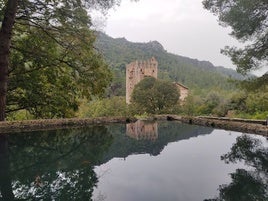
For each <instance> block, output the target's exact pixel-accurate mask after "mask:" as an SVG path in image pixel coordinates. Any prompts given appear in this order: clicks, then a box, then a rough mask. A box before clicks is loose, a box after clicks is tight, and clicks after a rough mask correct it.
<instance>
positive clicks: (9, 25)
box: [0, 0, 18, 121]
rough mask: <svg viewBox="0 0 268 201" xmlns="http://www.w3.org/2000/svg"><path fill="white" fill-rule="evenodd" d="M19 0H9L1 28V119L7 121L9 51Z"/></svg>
mask: <svg viewBox="0 0 268 201" xmlns="http://www.w3.org/2000/svg"><path fill="white" fill-rule="evenodd" d="M17 7H18V0H8V2H7V5H6V7H5V14H4V19H3V21H2V27H1V29H0V121H5V108H6V95H7V80H8V65H9V53H10V44H11V35H12V29H13V26H14V22H15V15H16V12H17Z"/></svg>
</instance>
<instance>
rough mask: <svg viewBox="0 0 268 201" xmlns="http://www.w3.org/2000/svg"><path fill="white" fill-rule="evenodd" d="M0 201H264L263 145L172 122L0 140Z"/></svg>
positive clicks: (266, 166) (267, 169)
mask: <svg viewBox="0 0 268 201" xmlns="http://www.w3.org/2000/svg"><path fill="white" fill-rule="evenodd" d="M0 187H1V188H0V190H1V194H0V200H5V201H9V200H14V199H13V198H16V200H56V201H57V200H59V201H65V200H81V201H84V200H85V201H87V200H94V201H101V200H106V201H134V200H135V201H137V200H139V201H176V200H178V201H199V200H201V201H202V200H211V201H212V200H215V201H216V200H237V201H238V200H239V201H251V200H252V201H253V200H254V201H257V200H258V201H267V200H268V140H267V139H266V138H264V137H261V136H256V135H248V134H242V133H239V132H232V131H224V130H218V129H212V128H207V127H200V126H193V125H186V124H181V123H178V122H141V121H139V122H136V123H135V124H134V123H133V124H128V125H124V124H111V125H106V126H92V127H89V128H83V129H68V130H57V131H43V132H32V133H19V134H11V135H8V136H7V135H6V136H5V135H1V136H0Z"/></svg>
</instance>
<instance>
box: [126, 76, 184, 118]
mask: <svg viewBox="0 0 268 201" xmlns="http://www.w3.org/2000/svg"><path fill="white" fill-rule="evenodd" d="M178 100H179V92H178V89H177V87H176V86H175V85H174V84H173V83H172V82H169V81H164V80H158V79H155V78H153V77H147V78H145V79H143V80H142V81H140V82H139V83H138V84H137V85H136V86H135V88H134V90H133V93H132V97H131V102H132V103H133V104H134V105H136V107H137V109H138V111H139V112H147V113H151V114H155V113H162V112H165V113H167V111H169V109H170V108H172V109H173V108H175V107H176V105H177V104H178Z"/></svg>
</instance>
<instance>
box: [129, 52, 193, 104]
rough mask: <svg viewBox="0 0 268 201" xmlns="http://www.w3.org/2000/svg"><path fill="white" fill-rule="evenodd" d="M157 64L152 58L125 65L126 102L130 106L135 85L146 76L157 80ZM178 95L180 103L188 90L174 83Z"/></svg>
mask: <svg viewBox="0 0 268 201" xmlns="http://www.w3.org/2000/svg"><path fill="white" fill-rule="evenodd" d="M157 72H158V62H157V61H156V59H155V58H154V57H152V58H151V59H149V60H147V61H138V60H137V61H134V62H131V63H130V64H127V65H126V102H127V104H130V99H131V94H132V92H133V89H134V87H135V85H136V84H138V83H139V82H140V81H141V80H143V79H144V78H145V77H146V76H151V77H154V78H156V79H157ZM174 84H175V85H176V86H177V88H178V91H179V93H180V101H182V102H183V101H184V99H185V98H186V97H187V96H188V92H189V89H188V88H187V87H186V86H184V85H182V84H180V83H178V82H176V83H174Z"/></svg>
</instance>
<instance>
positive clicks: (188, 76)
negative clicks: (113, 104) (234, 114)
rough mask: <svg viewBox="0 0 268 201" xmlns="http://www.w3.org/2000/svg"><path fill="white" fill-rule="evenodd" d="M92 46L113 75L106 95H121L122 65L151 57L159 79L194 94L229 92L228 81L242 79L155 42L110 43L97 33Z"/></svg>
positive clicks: (123, 74) (114, 40) (118, 41)
mask: <svg viewBox="0 0 268 201" xmlns="http://www.w3.org/2000/svg"><path fill="white" fill-rule="evenodd" d="M95 46H96V48H97V49H98V50H99V51H100V52H101V53H102V54H103V56H104V58H105V60H106V61H107V63H108V64H109V66H110V67H111V68H112V71H113V73H114V81H113V83H112V86H111V90H110V94H109V95H124V94H125V66H126V64H128V63H130V62H131V61H134V60H137V59H138V60H147V59H149V58H151V57H152V56H154V57H155V58H156V59H157V61H158V62H159V65H158V69H159V73H158V77H159V78H161V79H165V80H171V81H178V82H181V83H182V84H184V85H186V86H188V87H189V88H190V89H191V90H192V91H194V92H195V93H199V94H201V93H205V92H208V91H211V90H217V91H218V90H224V91H226V90H227V91H228V90H233V89H234V88H235V87H234V86H233V84H232V83H230V82H229V80H230V78H232V79H243V77H242V76H241V75H240V74H238V73H237V72H236V71H234V70H232V69H227V68H223V67H215V66H214V65H213V64H212V63H210V62H208V61H198V60H196V59H191V58H187V57H183V56H179V55H175V54H171V53H168V52H167V51H166V50H165V49H164V48H163V46H162V45H161V44H160V43H159V42H157V41H151V42H148V43H133V42H129V41H127V40H126V39H125V38H116V39H114V38H112V37H109V36H108V35H106V34H104V33H100V32H99V33H98V37H97V41H96V43H95Z"/></svg>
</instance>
